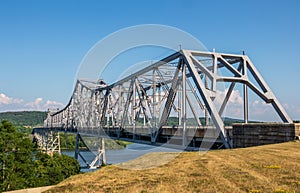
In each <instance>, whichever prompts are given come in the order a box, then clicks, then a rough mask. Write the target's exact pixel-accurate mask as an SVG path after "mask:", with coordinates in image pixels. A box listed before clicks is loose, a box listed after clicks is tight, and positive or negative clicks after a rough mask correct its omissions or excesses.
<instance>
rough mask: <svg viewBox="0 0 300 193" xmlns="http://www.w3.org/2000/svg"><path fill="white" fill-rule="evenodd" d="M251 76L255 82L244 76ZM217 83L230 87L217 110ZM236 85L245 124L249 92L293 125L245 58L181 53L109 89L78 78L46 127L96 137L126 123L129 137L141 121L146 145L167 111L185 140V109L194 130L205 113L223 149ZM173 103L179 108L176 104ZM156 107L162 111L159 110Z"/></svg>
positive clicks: (157, 132) (227, 142) (154, 137)
mask: <svg viewBox="0 0 300 193" xmlns="http://www.w3.org/2000/svg"><path fill="white" fill-rule="evenodd" d="M220 69H223V70H226V71H227V72H228V73H227V74H226V76H222V75H221V74H219V73H218V70H220ZM250 75H251V76H252V77H254V78H253V79H254V80H252V79H250V78H249V76H250ZM253 81H254V82H253ZM219 82H226V83H230V86H229V88H228V90H227V93H226V95H225V98H224V99H223V103H222V105H221V107H220V109H219V110H218V109H217V107H216V106H215V104H214V99H215V97H216V92H217V90H218V89H217V83H219ZM186 83H188V84H186ZM236 83H240V84H242V85H243V86H244V121H245V122H247V121H248V93H247V89H248V88H250V89H251V90H252V91H253V92H254V93H255V94H256V95H257V96H259V97H260V98H261V99H262V100H264V101H265V102H266V103H271V104H272V106H273V107H274V109H275V111H276V112H277V114H278V115H279V116H280V118H281V119H282V121H283V122H286V123H292V120H291V119H290V117H289V116H288V115H287V113H286V112H285V110H284V109H283V107H282V106H281V104H280V103H279V101H278V100H277V99H276V97H275V95H274V94H273V93H272V91H271V89H270V88H269V87H268V85H267V84H266V82H265V81H264V79H263V77H262V76H261V75H260V74H259V72H258V70H257V69H256V68H255V66H254V65H253V63H252V62H251V60H250V59H249V57H248V56H246V55H234V54H225V53H216V52H201V51H194V50H180V51H179V52H176V53H174V54H172V55H170V56H168V57H166V58H164V59H162V60H161V61H159V62H156V63H154V64H152V65H150V66H148V67H146V68H144V69H141V70H139V71H137V72H135V73H133V74H132V75H130V76H127V77H125V78H123V79H121V80H119V81H117V82H115V83H113V84H111V85H106V84H105V83H104V81H102V80H101V81H97V82H92V81H86V80H78V81H77V84H76V86H75V89H74V92H73V95H72V97H71V99H70V101H69V103H68V104H67V106H66V107H65V108H64V109H62V110H60V111H58V112H55V113H49V115H48V117H47V119H46V120H45V127H48V128H53V127H57V128H65V130H70V129H77V130H78V131H80V132H86V133H91V132H92V133H93V134H97V135H102V134H103V131H102V130H101V129H103V128H104V127H107V128H108V129H109V128H110V127H114V128H118V136H120V134H121V132H122V131H123V130H124V128H125V127H126V126H127V125H130V126H131V127H132V128H133V137H134V136H135V134H136V132H137V130H136V126H137V125H136V124H137V122H138V121H139V120H140V118H143V119H144V123H145V125H147V128H148V132H149V134H150V135H151V141H152V142H156V140H157V138H158V136H159V135H160V133H161V130H162V128H163V126H164V125H166V123H167V120H168V118H169V117H170V112H171V109H174V111H175V112H178V116H179V118H178V119H179V125H181V127H183V138H184V137H185V132H186V116H187V115H186V114H187V113H186V108H187V106H188V107H189V108H190V109H191V111H192V113H193V115H194V118H195V119H196V120H198V121H197V124H198V126H200V125H201V123H200V121H199V117H197V112H198V111H200V110H205V111H206V112H207V115H209V116H210V117H211V119H212V121H213V124H214V125H215V127H216V129H217V130H218V131H219V137H220V139H221V140H222V141H223V144H224V146H225V147H226V148H231V143H230V139H229V138H228V136H227V133H226V130H225V127H224V122H223V120H222V118H221V117H222V114H223V112H224V109H225V107H226V105H227V103H228V100H229V98H230V96H231V94H232V92H233V89H234V87H235V85H236ZM188 89H189V92H190V93H192V94H193V96H194V97H195V99H196V101H197V102H196V105H193V104H192V102H191V99H190V98H189V96H188V95H187V94H186V92H188V91H187V90H188ZM180 93H181V94H180ZM182 93H183V94H182ZM177 95H178V96H177ZM176 97H177V99H176ZM179 98H180V99H179ZM176 100H177V102H178V105H176V104H175V101H176ZM179 103H180V104H179ZM186 105H187V106H186ZM161 108H163V111H162V112H159V109H161ZM207 120H208V119H207ZM206 124H207V123H206ZM90 130H92V131H90ZM183 141H184V139H183ZM183 143H184V142H183Z"/></svg>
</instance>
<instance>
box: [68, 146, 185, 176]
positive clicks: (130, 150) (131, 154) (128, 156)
mask: <svg viewBox="0 0 300 193" xmlns="http://www.w3.org/2000/svg"><path fill="white" fill-rule="evenodd" d="M151 152H180V150H176V149H170V148H166V147H161V146H151V145H146V144H137V143H132V144H130V145H127V147H126V148H124V149H119V150H106V162H107V164H118V163H123V162H127V161H130V160H133V159H136V158H138V157H140V156H142V155H144V154H146V153H151ZM62 154H65V155H68V156H72V157H74V155H75V151H70V150H64V151H62ZM81 154H82V155H83V156H84V158H85V159H86V160H87V161H88V162H89V163H90V162H91V161H92V160H93V159H94V156H93V155H92V153H91V152H81ZM78 161H79V163H80V165H81V166H85V163H84V161H83V160H82V159H79V160H78ZM82 171H84V172H87V171H91V170H82Z"/></svg>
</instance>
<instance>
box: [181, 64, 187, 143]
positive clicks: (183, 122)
mask: <svg viewBox="0 0 300 193" xmlns="http://www.w3.org/2000/svg"><path fill="white" fill-rule="evenodd" d="M186 94H187V93H186V65H182V113H183V116H182V146H184V147H185V146H186V143H187V139H186V120H187V115H186Z"/></svg>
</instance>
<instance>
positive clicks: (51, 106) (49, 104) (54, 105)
mask: <svg viewBox="0 0 300 193" xmlns="http://www.w3.org/2000/svg"><path fill="white" fill-rule="evenodd" d="M63 107H64V104H62V103H60V102H56V101H50V100H47V101H46V103H45V104H44V108H45V109H56V108H60V109H61V108H63Z"/></svg>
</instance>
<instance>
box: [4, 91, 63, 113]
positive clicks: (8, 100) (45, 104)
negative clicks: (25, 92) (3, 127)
mask: <svg viewBox="0 0 300 193" xmlns="http://www.w3.org/2000/svg"><path fill="white" fill-rule="evenodd" d="M0 107H1V108H0V112H5V111H46V110H47V109H49V108H50V109H57V108H60V109H61V108H63V107H64V104H63V103H60V102H57V101H51V100H47V101H44V100H43V98H41V97H38V98H36V99H35V100H34V101H29V102H27V101H24V100H23V99H15V98H12V97H9V96H7V95H6V94H4V93H0Z"/></svg>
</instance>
